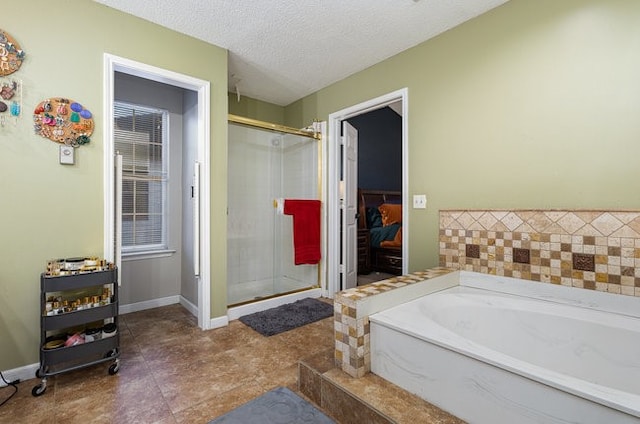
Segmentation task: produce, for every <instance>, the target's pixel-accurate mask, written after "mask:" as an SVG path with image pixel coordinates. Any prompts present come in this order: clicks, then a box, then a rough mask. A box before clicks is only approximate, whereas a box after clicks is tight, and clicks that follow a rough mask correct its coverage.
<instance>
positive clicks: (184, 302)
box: [180, 296, 198, 317]
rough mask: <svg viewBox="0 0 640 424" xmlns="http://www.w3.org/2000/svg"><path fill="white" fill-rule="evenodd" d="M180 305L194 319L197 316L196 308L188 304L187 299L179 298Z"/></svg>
mask: <svg viewBox="0 0 640 424" xmlns="http://www.w3.org/2000/svg"><path fill="white" fill-rule="evenodd" d="M180 304H181V305H182V307H183V308H185V309H186V310H187V311H189V313H191V315H193V316H194V317H197V316H198V306H197V305H194V304H193V303H191V302H189V301H188V300H187V298H185V297H184V296H180Z"/></svg>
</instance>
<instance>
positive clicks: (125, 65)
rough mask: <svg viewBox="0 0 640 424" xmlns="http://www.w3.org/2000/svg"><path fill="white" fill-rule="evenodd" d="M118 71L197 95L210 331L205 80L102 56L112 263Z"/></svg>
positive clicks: (205, 320) (204, 320)
mask: <svg viewBox="0 0 640 424" xmlns="http://www.w3.org/2000/svg"><path fill="white" fill-rule="evenodd" d="M115 72H122V73H125V74H129V75H135V76H138V77H141V78H145V79H149V80H152V81H156V82H161V83H164V84H168V85H172V86H175V87H180V88H184V89H187V90H192V91H195V92H197V93H198V140H197V145H198V148H197V151H198V159H197V160H198V162H200V163H201V178H202V187H201V188H202V190H201V192H200V218H201V221H200V222H201V225H200V242H201V245H200V246H201V247H200V255H201V256H200V265H201V266H200V276H199V282H198V326H199V327H200V328H202V329H203V330H207V329H209V328H211V322H212V321H211V276H210V272H211V267H210V258H211V241H210V231H209V229H210V222H211V220H210V213H211V211H210V197H211V196H210V193H211V192H210V187H209V185H210V181H211V179H210V175H211V172H210V151H209V139H210V128H211V124H210V116H211V114H210V106H209V105H210V97H211V94H210V93H211V86H210V83H209V81H205V80H201V79H198V78H194V77H190V76H188V75H184V74H179V73H176V72H173V71H168V70H166V69H162V68H157V67H155V66H151V65H147V64H145V63H141V62H136V61H133V60H130V59H126V58H123V57H118V56H114V55H112V54H109V53H105V54H104V86H103V99H104V100H103V102H104V104H103V111H104V114H103V122H104V123H105V125H104V133H103V146H104V162H103V166H104V169H103V181H104V187H103V189H104V223H103V225H104V256H105V258H106V259H107V260H109V261H113V251H114V228H113V220H114V215H113V211H114V198H113V197H114V196H113V188H114V181H113V180H114V179H113V167H114V149H113V127H112V126H111V125H110V123H111V122H113V102H114V74H115Z"/></svg>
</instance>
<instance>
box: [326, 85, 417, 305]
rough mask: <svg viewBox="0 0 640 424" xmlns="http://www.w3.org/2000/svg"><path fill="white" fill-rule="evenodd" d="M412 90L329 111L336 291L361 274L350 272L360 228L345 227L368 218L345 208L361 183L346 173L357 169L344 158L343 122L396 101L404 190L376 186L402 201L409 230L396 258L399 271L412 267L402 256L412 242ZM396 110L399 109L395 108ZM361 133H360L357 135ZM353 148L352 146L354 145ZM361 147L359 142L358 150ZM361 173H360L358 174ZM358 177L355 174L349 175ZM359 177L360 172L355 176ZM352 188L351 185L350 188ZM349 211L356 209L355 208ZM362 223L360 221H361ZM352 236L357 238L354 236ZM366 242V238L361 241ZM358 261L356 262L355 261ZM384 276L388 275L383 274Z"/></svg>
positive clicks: (330, 241)
mask: <svg viewBox="0 0 640 424" xmlns="http://www.w3.org/2000/svg"><path fill="white" fill-rule="evenodd" d="M407 96H408V91H407V89H406V88H403V89H401V90H398V91H395V92H392V93H389V94H386V95H384V96H381V97H378V98H375V99H372V100H369V101H367V102H364V103H360V104H357V105H354V106H351V107H349V108H347V109H343V110H340V111H337V112H334V113H332V114H330V115H329V143H328V153H327V157H328V199H327V204H328V206H329V211H328V234H327V246H328V253H327V262H328V263H327V277H328V285H329V292H330V294H331V295H332V294H333V293H336V292H338V291H340V290H344V289H346V288H351V287H355V286H356V284H357V278H354V276H353V274H352V272H350V271H351V270H352V269H353V268H354V266H355V267H357V262H358V254H357V249H358V234H359V233H358V232H353V231H349V232H348V233H349V235H348V237H347V236H343V232H342V228H348V227H347V226H345V222H344V219H345V218H355V219H360V220H362V219H364V218H365V217H362V216H361V215H362V211H359V212H358V213H357V215H356V216H354V217H351V216H350V215H347V216H345V214H344V213H343V211H345V210H347V208H346V207H345V206H344V205H347V204H350V205H353V203H354V202H356V203H357V204H359V203H360V202H359V201H358V191H359V190H358V187H359V185H358V183H357V182H356V183H354V182H353V181H346V180H345V176H346V175H353V170H349V171H347V172H343V171H345V167H346V164H345V161H344V159H345V158H346V157H347V155H346V154H345V153H344V152H346V151H347V150H346V149H345V148H344V146H343V143H344V138H343V136H344V134H343V123H344V122H347V121H349V120H357V118H358V117H359V116H362V115H365V114H367V113H369V112H374V111H378V110H381V109H384V108H388V107H390V106H391V105H393V107H394V109H395V110H397V113H398V114H399V115H400V117H401V121H402V123H401V128H402V135H401V146H402V147H401V150H402V151H401V152H400V155H401V164H402V165H401V170H400V174H401V175H400V179H401V182H400V185H401V190H399V191H398V190H374V191H376V192H380V191H389V192H392V194H393V195H394V196H395V199H397V200H396V201H395V202H394V203H397V204H401V205H402V206H401V212H400V213H401V216H402V219H401V222H402V233H403V234H405V237H404V239H405V242H404V243H401V245H402V247H401V248H398V249H397V251H398V254H397V255H396V259H399V261H396V262H395V266H396V267H397V271H398V272H397V273H401V274H405V273H406V272H407V269H408V264H407V260H406V259H405V260H403V259H402V258H407V257H408V243H407V242H406V239H407V237H406V234H408V224H409V222H408V209H407V207H406V205H408V201H407V199H408V171H407V163H408V161H407V144H408V131H407V128H408V125H407V110H408V101H407ZM394 113H395V112H394ZM356 137H357V136H356ZM349 150H352V149H351V148H350V149H349ZM357 150H358V147H357V143H356V152H357ZM356 175H357V174H356ZM347 178H351V179H352V178H354V177H347ZM355 178H357V176H356V177H355ZM347 188H348V189H347ZM349 213H352V212H351V211H350V212H349ZM359 226H360V225H359ZM351 238H355V240H352V239H351ZM360 244H362V241H361V242H360ZM353 262H355V264H354V263H353ZM381 278H384V275H383V276H382V277H381Z"/></svg>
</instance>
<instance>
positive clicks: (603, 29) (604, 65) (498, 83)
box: [286, 0, 640, 271]
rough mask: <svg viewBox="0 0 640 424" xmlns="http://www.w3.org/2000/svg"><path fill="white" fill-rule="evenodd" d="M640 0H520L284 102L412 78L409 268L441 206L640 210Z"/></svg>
mask: <svg viewBox="0 0 640 424" xmlns="http://www.w3.org/2000/svg"><path fill="white" fill-rule="evenodd" d="M638 22H640V2H638V1H636V0H563V1H557V0H537V1H535V2H534V1H529V0H511V1H510V2H508V3H506V4H505V5H503V6H501V7H499V8H497V9H494V10H493V11H490V12H489V13H487V14H484V15H482V16H480V17H478V18H476V19H474V20H472V21H470V22H467V23H465V24H463V25H461V26H459V27H457V28H454V29H452V30H450V31H448V32H446V33H444V34H442V35H440V36H439V37H436V38H434V39H432V40H430V41H427V42H425V43H423V44H420V45H418V46H416V47H414V48H412V49H410V50H407V51H405V52H403V53H401V54H399V55H396V56H394V57H392V58H390V59H388V60H386V61H384V62H381V63H379V64H377V65H375V66H372V67H371V68H368V69H366V70H364V71H362V72H359V73H357V74H355V75H353V76H351V77H349V78H346V79H344V80H342V81H340V82H338V83H336V84H333V85H331V86H330V87H328V88H325V89H323V90H320V91H318V92H316V93H314V94H313V95H310V96H307V97H305V98H304V99H301V100H299V101H297V102H295V103H293V104H291V105H289V106H288V107H287V108H286V118H287V125H290V126H293V127H296V126H301V125H302V124H303V123H304V122H310V121H311V120H312V119H313V118H321V119H326V118H327V117H328V115H329V114H330V113H332V112H335V111H338V110H341V109H344V108H346V107H349V106H352V105H355V104H358V103H361V102H363V101H366V100H369V99H372V98H375V97H377V96H380V95H382V94H386V93H389V92H392V91H394V90H397V89H400V88H403V87H407V88H408V93H409V94H408V97H409V101H408V103H409V115H408V117H407V118H408V125H409V152H408V153H409V163H408V167H409V195H410V196H412V195H413V194H423V193H424V194H426V195H427V210H426V211H425V210H414V209H411V210H410V212H409V219H410V233H409V234H406V233H404V234H403V236H404V237H405V239H408V240H409V246H410V256H409V269H410V270H411V271H413V270H418V269H423V268H427V267H431V266H435V265H437V264H438V210H440V209H450V208H491V209H497V208H519V209H526V208H544V209H547V208H564V209H589V208H592V209H640V196H639V195H638V193H639V192H640V167H639V166H638V158H639V157H640V119H639V117H640V78H639V77H638V76H639V75H640V54H638V52H640V25H638Z"/></svg>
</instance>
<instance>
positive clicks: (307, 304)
mask: <svg viewBox="0 0 640 424" xmlns="http://www.w3.org/2000/svg"><path fill="white" fill-rule="evenodd" d="M332 315H333V306H332V305H330V304H328V303H326V302H322V301H320V300H317V299H313V298H306V299H301V300H298V301H296V302H293V303H287V304H285V305H281V306H278V307H276V308H271V309H267V310H266V311H260V312H256V313H253V314H249V315H244V316H242V317H240V318H239V319H240V321H241V322H243V323H244V324H246V325H248V326H249V327H251V328H253V329H254V330H256V331H257V332H258V333H260V334H262V335H263V336H273V335H275V334H279V333H282V332H285V331H289V330H292V329H294V328H297V327H301V326H303V325H306V324H310V323H312V322H315V321H319V320H321V319H324V318H328V317H330V316H332Z"/></svg>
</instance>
